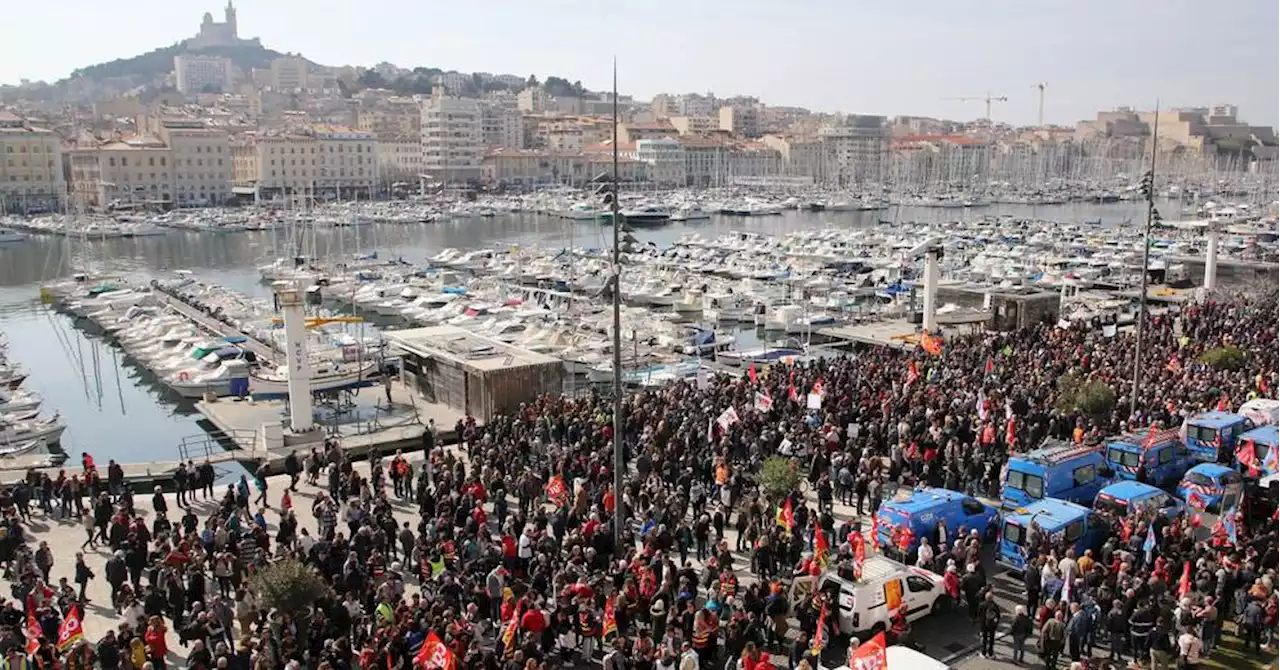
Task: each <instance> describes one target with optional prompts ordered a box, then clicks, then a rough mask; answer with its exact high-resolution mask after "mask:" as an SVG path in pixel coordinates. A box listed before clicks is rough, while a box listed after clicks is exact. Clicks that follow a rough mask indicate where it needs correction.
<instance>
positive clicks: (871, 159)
mask: <svg viewBox="0 0 1280 670" xmlns="http://www.w3.org/2000/svg"><path fill="white" fill-rule="evenodd" d="M819 137H820V138H821V140H822V152H823V158H822V174H823V176H824V179H825V181H826V182H827V183H830V184H835V185H838V186H853V185H856V184H868V183H879V182H881V181H882V180H883V178H884V174H885V154H886V153H887V152H888V150H889V135H888V132H887V130H886V128H885V117H883V116H869V115H865V114H851V115H849V116H846V117H844V118H842V119H838V120H837V121H836V122H834V123H832V124H830V125H828V126H826V127H824V128H822V130H820V131H819Z"/></svg>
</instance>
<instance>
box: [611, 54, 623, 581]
mask: <svg viewBox="0 0 1280 670" xmlns="http://www.w3.org/2000/svg"><path fill="white" fill-rule="evenodd" d="M618 195H619V194H618V59H617V57H616V56H615V57H614V59H613V202H612V203H611V207H612V213H613V541H614V546H615V547H616V549H617V554H616V556H617V557H622V556H623V555H624V554H625V552H624V551H623V550H622V549H623V547H622V544H623V539H622V537H623V535H622V524H623V523H625V519H624V518H623V517H624V516H625V514H624V506H623V504H622V469H623V468H624V467H626V465H625V463H624V462H623V458H622V260H621V256H620V254H619V249H618V243H619V237H620V234H619V229H620V227H621V226H622V215H621V213H620V210H621V208H620V207H619V206H618Z"/></svg>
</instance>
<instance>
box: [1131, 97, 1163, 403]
mask: <svg viewBox="0 0 1280 670" xmlns="http://www.w3.org/2000/svg"><path fill="white" fill-rule="evenodd" d="M1159 144H1160V101H1159V100H1157V101H1156V113H1155V118H1154V119H1153V122H1152V124H1151V169H1150V171H1148V172H1147V174H1146V175H1145V176H1144V177H1143V182H1144V185H1145V186H1146V188H1145V189H1144V190H1145V191H1146V196H1147V223H1146V225H1145V226H1144V227H1143V229H1142V288H1141V290H1140V293H1139V294H1138V324H1137V329H1136V332H1135V336H1134V342H1133V389H1132V391H1131V392H1130V393H1129V396H1130V397H1129V419H1130V420H1132V419H1133V415H1134V414H1136V413H1137V412H1138V389H1139V388H1140V387H1141V386H1142V336H1143V334H1144V331H1145V330H1146V322H1147V282H1148V277H1147V275H1148V274H1149V273H1150V271H1151V224H1152V221H1153V219H1155V218H1156V216H1158V215H1157V214H1156V200H1155V198H1156V150H1157V149H1158V148H1159Z"/></svg>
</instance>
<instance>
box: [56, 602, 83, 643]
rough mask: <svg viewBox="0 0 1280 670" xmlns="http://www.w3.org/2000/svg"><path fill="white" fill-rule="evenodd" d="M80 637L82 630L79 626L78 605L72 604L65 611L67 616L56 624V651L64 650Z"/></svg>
mask: <svg viewBox="0 0 1280 670" xmlns="http://www.w3.org/2000/svg"><path fill="white" fill-rule="evenodd" d="M82 639H84V630H83V629H81V628H80V606H79V605H72V606H71V609H70V610H68V611H67V618H65V619H63V620H62V625H61V626H58V651H60V652H62V651H66V650H67V649H69V648H71V645H73V644H75V643H76V642H79V641H80V640H82Z"/></svg>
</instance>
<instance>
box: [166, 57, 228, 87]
mask: <svg viewBox="0 0 1280 670" xmlns="http://www.w3.org/2000/svg"><path fill="white" fill-rule="evenodd" d="M173 74H174V86H175V87H177V89H178V91H179V92H181V93H182V94H183V95H194V94H196V93H201V92H204V91H215V92H222V91H227V90H230V89H231V85H232V84H233V83H234V70H233V66H232V64H231V59H230V58H223V57H221V56H206V55H202V54H179V55H177V56H174V57H173Z"/></svg>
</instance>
